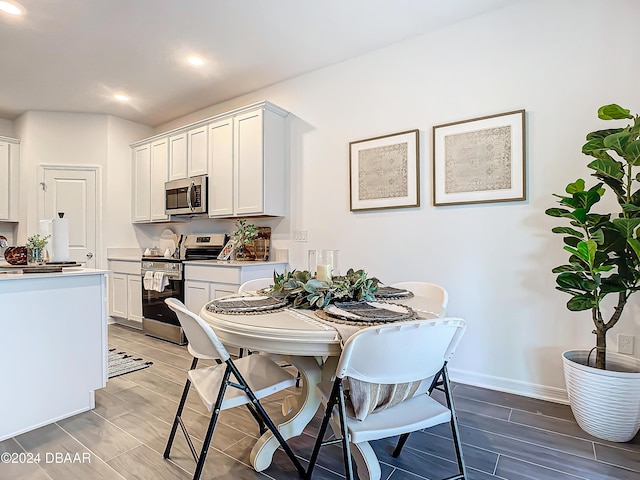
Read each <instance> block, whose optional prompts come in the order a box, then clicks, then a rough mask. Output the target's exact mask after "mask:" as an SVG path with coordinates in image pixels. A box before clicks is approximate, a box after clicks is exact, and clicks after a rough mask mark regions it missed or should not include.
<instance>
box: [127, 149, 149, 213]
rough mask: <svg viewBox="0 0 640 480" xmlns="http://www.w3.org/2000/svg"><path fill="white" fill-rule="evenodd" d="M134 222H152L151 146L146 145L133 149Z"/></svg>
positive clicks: (132, 208)
mask: <svg viewBox="0 0 640 480" xmlns="http://www.w3.org/2000/svg"><path fill="white" fill-rule="evenodd" d="M131 188H132V190H133V195H132V197H133V205H132V207H131V210H132V212H133V215H132V216H133V218H132V220H133V222H134V223H137V222H149V221H150V220H151V144H150V143H146V144H144V145H139V146H137V147H135V148H134V149H133V176H132V186H131Z"/></svg>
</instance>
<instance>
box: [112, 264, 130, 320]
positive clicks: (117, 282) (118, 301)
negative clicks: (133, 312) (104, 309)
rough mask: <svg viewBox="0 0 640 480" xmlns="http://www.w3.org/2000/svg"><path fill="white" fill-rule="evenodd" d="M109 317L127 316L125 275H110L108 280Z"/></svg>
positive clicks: (127, 304) (126, 283) (127, 303)
mask: <svg viewBox="0 0 640 480" xmlns="http://www.w3.org/2000/svg"><path fill="white" fill-rule="evenodd" d="M109 280H110V281H109V291H110V295H109V316H111V317H119V318H127V317H128V316H129V298H128V290H129V287H128V282H127V275H126V274H125V273H112V274H111V275H110V279H109Z"/></svg>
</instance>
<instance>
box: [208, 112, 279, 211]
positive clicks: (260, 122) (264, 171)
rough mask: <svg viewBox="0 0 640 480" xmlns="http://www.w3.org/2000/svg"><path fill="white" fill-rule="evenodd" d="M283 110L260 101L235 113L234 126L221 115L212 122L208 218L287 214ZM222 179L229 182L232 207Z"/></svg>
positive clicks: (210, 131) (210, 128) (210, 129)
mask: <svg viewBox="0 0 640 480" xmlns="http://www.w3.org/2000/svg"><path fill="white" fill-rule="evenodd" d="M286 115H287V112H285V111H283V110H281V109H279V108H278V107H275V105H272V104H270V103H268V102H263V103H260V104H258V105H256V106H253V107H252V108H249V109H247V110H244V111H241V112H239V113H237V114H235V115H233V116H232V118H233V125H232V127H230V126H227V125H226V124H224V123H223V122H224V120H221V121H219V122H217V123H215V124H211V125H210V127H209V143H210V154H209V172H211V176H212V177H213V178H212V179H211V181H212V182H214V186H213V188H211V187H210V189H209V192H210V193H209V194H210V201H209V216H210V217H223V216H225V217H228V216H237V217H241V216H252V215H262V216H283V215H284V214H285V195H286V191H285V183H286V182H285V175H286V170H285V167H286V161H287V155H286V135H285V129H286ZM229 135H231V137H232V138H233V147H232V150H231V160H230V154H229V147H228V145H227V143H226V142H228V138H229ZM216 142H217V143H216ZM230 161H231V164H232V169H231V172H230V171H229V170H230V169H229V163H230ZM218 175H221V177H218ZM223 182H224V183H226V184H227V185H228V184H231V186H232V187H231V188H232V192H233V193H232V199H233V200H232V205H231V208H229V195H228V187H224V186H222V184H223ZM216 189H219V190H220V193H218V192H217V191H216ZM218 202H220V203H218ZM229 210H231V212H229Z"/></svg>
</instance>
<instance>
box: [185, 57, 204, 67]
mask: <svg viewBox="0 0 640 480" xmlns="http://www.w3.org/2000/svg"><path fill="white" fill-rule="evenodd" d="M187 62H189V63H190V64H191V65H193V66H194V67H200V66H202V65H204V60H203V59H202V57H199V56H197V55H191V56H190V57H189V58H187Z"/></svg>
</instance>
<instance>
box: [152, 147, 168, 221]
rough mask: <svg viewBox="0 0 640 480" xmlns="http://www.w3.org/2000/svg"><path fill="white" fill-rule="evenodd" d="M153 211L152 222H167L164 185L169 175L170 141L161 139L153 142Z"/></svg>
mask: <svg viewBox="0 0 640 480" xmlns="http://www.w3.org/2000/svg"><path fill="white" fill-rule="evenodd" d="M150 171H151V175H150V176H151V185H150V196H151V210H150V219H151V221H152V222H159V221H166V220H168V219H169V216H168V215H167V214H166V213H165V193H164V192H165V190H164V184H165V182H166V181H167V179H168V175H169V139H168V138H161V139H158V140H155V141H153V142H151V165H150Z"/></svg>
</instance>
